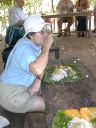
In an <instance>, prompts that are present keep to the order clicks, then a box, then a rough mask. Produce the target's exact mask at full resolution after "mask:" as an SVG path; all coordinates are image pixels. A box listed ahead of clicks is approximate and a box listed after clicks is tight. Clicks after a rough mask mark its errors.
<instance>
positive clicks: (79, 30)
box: [76, 0, 88, 37]
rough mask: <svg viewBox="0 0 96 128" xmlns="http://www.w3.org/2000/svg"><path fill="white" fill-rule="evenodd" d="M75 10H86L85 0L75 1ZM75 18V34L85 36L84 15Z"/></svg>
mask: <svg viewBox="0 0 96 128" xmlns="http://www.w3.org/2000/svg"><path fill="white" fill-rule="evenodd" d="M76 8H77V12H83V11H86V10H87V8H88V1H87V0H78V1H77V2H76ZM76 18H77V22H78V23H77V36H78V37H80V36H81V37H85V35H86V33H85V32H86V31H87V17H86V16H78V17H76Z"/></svg>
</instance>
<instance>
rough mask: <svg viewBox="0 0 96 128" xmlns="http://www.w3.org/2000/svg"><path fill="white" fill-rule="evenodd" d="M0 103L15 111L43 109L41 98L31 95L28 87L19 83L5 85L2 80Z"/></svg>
mask: <svg viewBox="0 0 96 128" xmlns="http://www.w3.org/2000/svg"><path fill="white" fill-rule="evenodd" d="M0 105H1V106H2V107H3V108H5V109H6V110H8V111H10V112H15V113H25V112H31V111H43V110H44V109H45V104H44V100H43V98H42V97H40V96H37V95H35V96H31V95H30V93H29V88H27V87H25V86H20V85H7V84H5V83H2V82H0Z"/></svg>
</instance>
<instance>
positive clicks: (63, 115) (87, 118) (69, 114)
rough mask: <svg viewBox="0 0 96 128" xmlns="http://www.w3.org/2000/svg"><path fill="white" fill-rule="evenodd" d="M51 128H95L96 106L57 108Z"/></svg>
mask: <svg viewBox="0 0 96 128" xmlns="http://www.w3.org/2000/svg"><path fill="white" fill-rule="evenodd" d="M52 128H96V107H89V108H81V109H69V110H58V111H57V113H56V115H55V117H54V118H53V122H52Z"/></svg>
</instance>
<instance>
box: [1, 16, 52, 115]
mask: <svg viewBox="0 0 96 128" xmlns="http://www.w3.org/2000/svg"><path fill="white" fill-rule="evenodd" d="M48 25H49V24H48V23H46V22H45V21H44V20H43V19H42V18H41V16H37V15H34V16H32V17H28V18H27V19H26V20H25V22H24V29H25V35H24V37H23V38H21V39H20V40H19V41H18V42H17V43H16V45H15V46H14V48H13V50H12V51H11V53H10V55H9V57H8V60H7V63H6V67H5V70H4V71H3V73H2V74H1V76H0V105H1V106H2V107H3V108H5V109H6V110H8V111H10V112H14V113H26V112H30V111H44V110H45V103H44V100H43V98H42V97H41V96H38V92H39V90H40V86H41V80H42V76H43V72H44V70H45V68H46V66H47V62H48V54H49V49H50V47H51V45H52V43H53V38H52V36H51V35H50V34H49V33H48V32H47V26H48Z"/></svg>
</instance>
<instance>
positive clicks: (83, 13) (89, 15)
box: [41, 11, 92, 37]
mask: <svg viewBox="0 0 96 128" xmlns="http://www.w3.org/2000/svg"><path fill="white" fill-rule="evenodd" d="M91 15H92V11H84V12H72V13H49V14H46V15H41V16H42V18H45V19H46V18H61V17H73V16H74V17H77V16H87V19H88V20H89V24H88V28H89V31H88V37H90V35H91Z"/></svg>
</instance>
